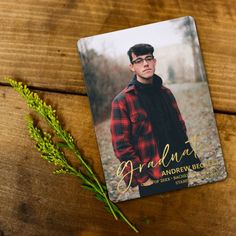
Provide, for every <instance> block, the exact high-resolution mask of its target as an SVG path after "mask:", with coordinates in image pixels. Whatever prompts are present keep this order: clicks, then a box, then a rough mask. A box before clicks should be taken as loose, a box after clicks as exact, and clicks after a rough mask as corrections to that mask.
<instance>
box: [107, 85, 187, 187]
mask: <svg viewBox="0 0 236 236" xmlns="http://www.w3.org/2000/svg"><path fill="white" fill-rule="evenodd" d="M161 89H162V90H163V91H164V92H165V93H167V94H168V95H169V98H170V100H171V104H172V106H173V108H174V109H175V110H176V112H177V115H178V119H179V121H180V123H181V125H182V127H183V130H184V131H185V132H186V127H185V123H184V120H183V118H182V116H181V114H180V111H179V109H178V106H177V103H176V100H175V98H174V96H173V94H172V92H171V91H170V90H169V89H168V88H166V87H164V86H162V87H161ZM137 93H138V91H137V90H136V88H135V86H134V85H130V86H128V87H127V88H125V89H124V90H123V91H122V92H121V93H120V94H118V95H117V96H116V97H115V99H114V100H113V102H112V111H111V123H110V130H111V135H112V145H113V149H114V152H115V155H116V157H117V158H118V159H119V160H120V162H124V161H125V162H126V161H132V165H133V169H135V170H134V171H133V176H132V182H131V185H130V186H131V187H135V186H137V185H139V184H142V183H144V182H146V181H147V180H148V179H149V178H151V179H159V178H160V177H161V169H160V166H159V165H158V164H157V163H158V162H159V160H160V155H159V153H158V146H157V141H156V140H155V138H154V134H153V130H152V125H151V122H150V120H149V119H148V116H147V112H146V111H145V110H144V109H143V108H142V107H141V105H140V103H139V100H138V96H137ZM150 162H153V164H154V167H150V166H149V165H148V163H150ZM156 164H157V165H156ZM136 168H137V169H136ZM140 170H141V171H140ZM130 171H131V167H130V165H127V166H126V167H125V170H124V174H126V173H128V172H130ZM129 180H130V175H129V174H128V175H127V176H126V177H125V178H124V181H125V183H126V184H127V185H128V183H129Z"/></svg>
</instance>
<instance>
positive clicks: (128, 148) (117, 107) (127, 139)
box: [110, 100, 149, 187]
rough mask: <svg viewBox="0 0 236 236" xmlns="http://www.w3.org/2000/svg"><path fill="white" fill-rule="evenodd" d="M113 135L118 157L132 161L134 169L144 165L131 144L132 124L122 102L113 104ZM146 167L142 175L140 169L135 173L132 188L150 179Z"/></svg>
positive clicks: (127, 170) (121, 160)
mask: <svg viewBox="0 0 236 236" xmlns="http://www.w3.org/2000/svg"><path fill="white" fill-rule="evenodd" d="M110 128H111V135H112V145H113V149H114V152H115V155H116V157H117V158H118V159H119V160H120V162H123V161H132V165H133V168H134V169H135V168H138V167H139V165H142V164H143V163H142V162H141V160H140V157H139V156H138V155H137V153H136V152H135V150H134V147H133V145H132V144H131V122H130V119H129V117H128V114H127V110H126V107H125V105H123V104H122V102H121V101H117V100H114V101H113V102H112V111H111V127H110ZM145 169H146V167H145V166H144V167H143V168H142V171H141V173H140V172H139V169H137V170H135V171H134V172H133V178H132V182H131V186H132V187H135V186H137V185H138V184H142V183H144V182H146V181H147V180H148V179H149V176H148V175H147V173H146V171H145ZM130 170H131V169H130V166H127V167H126V169H125V171H126V172H129V171H130ZM128 180H129V177H128V176H127V178H125V182H126V184H128Z"/></svg>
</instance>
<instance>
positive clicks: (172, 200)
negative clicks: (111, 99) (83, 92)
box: [0, 88, 236, 235]
mask: <svg viewBox="0 0 236 236" xmlns="http://www.w3.org/2000/svg"><path fill="white" fill-rule="evenodd" d="M41 95H42V96H43V97H44V98H45V99H46V100H47V101H48V102H50V103H51V104H56V107H57V109H58V110H59V111H60V112H59V116H60V118H61V119H62V121H63V122H64V123H65V126H66V129H67V130H69V131H71V132H72V134H73V135H74V136H75V137H76V139H77V140H78V145H79V147H80V148H81V149H82V150H83V152H84V153H85V155H86V156H87V157H89V159H90V163H91V164H92V165H93V167H94V169H96V172H97V173H98V175H99V176H100V178H101V179H103V174H102V169H101V164H100V158H99V154H98V150H97V146H96V140H95V134H94V130H93V128H92V121H91V116H90V111H89V106H88V99H87V97H81V96H78V95H68V94H57V93H41ZM68 104H70V106H68ZM0 110H1V111H4V112H1V116H0V137H1V142H0V157H1V161H0V170H1V171H0V212H1V214H0V230H2V231H3V232H4V235H134V234H133V233H132V231H131V230H130V229H129V228H128V227H127V226H126V225H125V224H122V223H121V222H115V220H114V219H113V218H112V217H111V216H110V215H108V214H107V213H106V212H105V210H104V209H103V207H102V204H101V203H100V202H98V201H97V200H96V199H95V198H94V197H93V196H92V194H91V193H90V192H88V191H85V190H83V189H82V188H81V187H80V185H79V181H78V180H77V179H75V178H73V177H69V176H54V175H53V174H52V171H53V167H52V166H51V165H50V164H48V163H47V162H45V161H44V160H42V159H40V158H38V156H39V154H38V153H37V151H36V150H35V148H34V147H33V143H32V141H31V140H30V138H29V137H28V134H27V131H26V128H25V121H24V115H25V114H28V112H29V110H28V108H27V107H26V105H25V103H24V101H23V100H22V99H21V98H20V97H19V95H18V94H16V93H15V92H14V91H13V90H12V89H10V88H2V89H1V92H0ZM216 118H217V124H218V127H219V132H220V138H221V142H222V145H223V150H224V155H225V161H226V166H227V171H228V173H229V175H228V178H227V179H226V180H225V181H221V182H218V183H214V184H207V185H203V186H198V187H194V188H190V189H183V190H180V191H175V192H171V193H170V192H169V193H165V194H161V195H159V196H158V195H156V196H150V197H146V198H143V199H137V200H131V201H127V202H123V203H120V204H119V206H120V208H121V209H122V210H123V211H124V212H125V214H126V215H127V216H129V218H130V219H131V220H132V221H133V222H135V223H136V224H137V225H138V226H139V229H140V231H141V233H140V235H153V234H155V233H156V234H158V235H164V234H165V235H235V233H236V200H235V199H236V182H235V178H236V164H235V163H236V162H235V159H236V154H235V153H236V117H235V116H232V115H223V114H218V115H217V116H216ZM108 226H109V227H108Z"/></svg>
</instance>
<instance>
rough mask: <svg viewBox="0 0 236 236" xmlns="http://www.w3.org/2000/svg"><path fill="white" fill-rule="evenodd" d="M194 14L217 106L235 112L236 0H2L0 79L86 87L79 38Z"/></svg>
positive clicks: (82, 89) (56, 87)
mask: <svg viewBox="0 0 236 236" xmlns="http://www.w3.org/2000/svg"><path fill="white" fill-rule="evenodd" d="M185 15H192V16H193V17H194V18H195V20H196V24H197V29H198V33H199V38H200V43H201V48H202V53H203V58H204V61H205V66H206V71H207V75H208V80H209V85H210V90H211V94H212V99H213V105H214V109H215V110H217V111H221V112H222V111H223V112H230V113H235V112H236V102H235V101H236V99H235V98H236V97H235V96H236V80H235V76H236V68H235V62H236V45H235V39H236V19H235V16H236V4H235V0H229V1H223V0H210V1H202V0H201V1H195V0H189V1H186V0H166V1H163V0H158V1H153V0H140V1H136V2H135V4H134V3H133V2H132V1H124V0H121V1H115V0H113V1H108V0H106V1H101V0H95V1H94V0H93V1H92V0H88V1H87V0H86V1H85V0H82V1H66V0H59V1H55V0H51V1H39V2H36V1H32V0H23V1H20V2H18V1H15V0H11V1H6V0H5V1H4V0H2V1H1V2H0V21H1V24H0V33H1V39H0V54H1V57H0V64H1V67H0V83H2V84H5V82H4V81H3V80H2V77H3V76H4V75H11V76H13V77H15V78H18V79H21V80H23V81H25V82H27V83H28V84H29V85H31V86H33V87H35V88H41V89H50V90H54V91H63V92H69V93H82V94H85V93H86V89H85V86H84V82H83V76H82V73H81V66H80V61H79V57H78V53H77V49H76V42H77V40H78V39H79V38H82V37H87V36H91V35H95V34H100V33H105V32H110V31H114V30H119V29H125V28H129V27H134V26H139V25H143V24H148V23H153V22H158V21H162V20H168V19H172V18H176V17H180V16H185Z"/></svg>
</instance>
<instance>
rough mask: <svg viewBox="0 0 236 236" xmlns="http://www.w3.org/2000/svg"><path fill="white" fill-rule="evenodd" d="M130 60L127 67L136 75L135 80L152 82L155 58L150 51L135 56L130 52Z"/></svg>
mask: <svg viewBox="0 0 236 236" xmlns="http://www.w3.org/2000/svg"><path fill="white" fill-rule="evenodd" d="M132 62H133V63H131V64H130V65H129V67H130V69H131V71H133V72H134V73H135V74H136V75H137V80H138V81H139V82H142V83H150V82H152V80H151V79H152V77H153V74H154V72H155V66H156V59H155V58H154V57H153V55H152V54H151V53H149V54H145V55H141V56H136V55H135V54H134V53H132Z"/></svg>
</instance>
